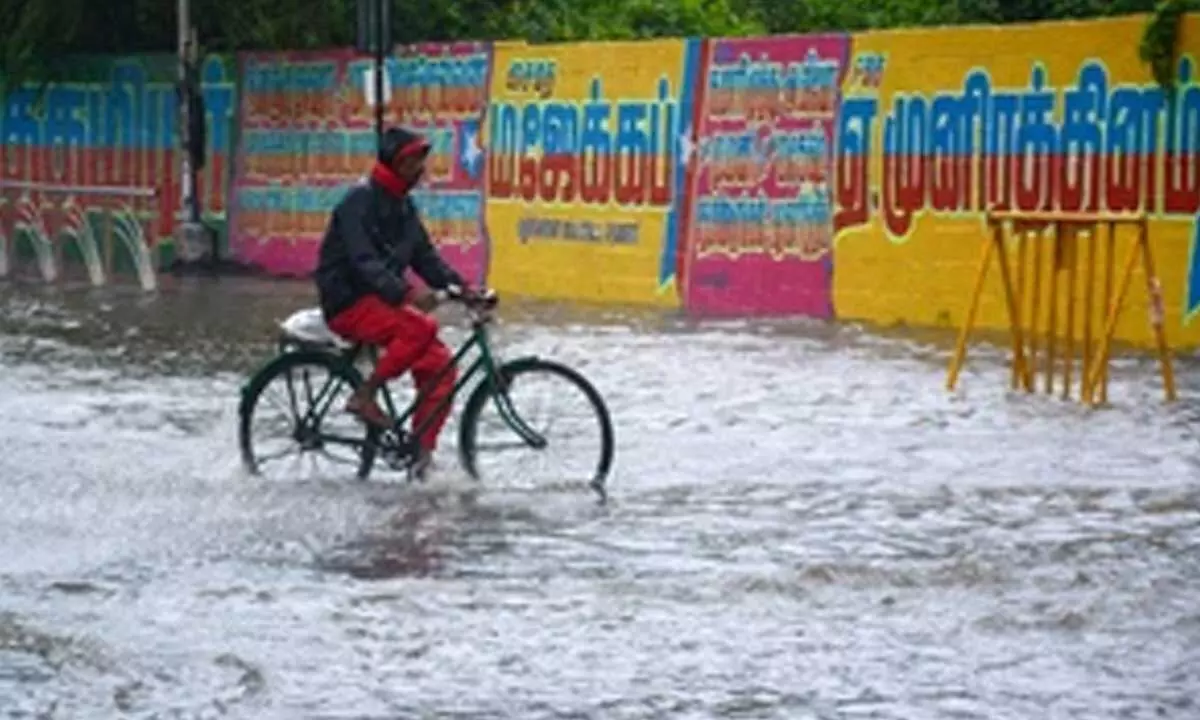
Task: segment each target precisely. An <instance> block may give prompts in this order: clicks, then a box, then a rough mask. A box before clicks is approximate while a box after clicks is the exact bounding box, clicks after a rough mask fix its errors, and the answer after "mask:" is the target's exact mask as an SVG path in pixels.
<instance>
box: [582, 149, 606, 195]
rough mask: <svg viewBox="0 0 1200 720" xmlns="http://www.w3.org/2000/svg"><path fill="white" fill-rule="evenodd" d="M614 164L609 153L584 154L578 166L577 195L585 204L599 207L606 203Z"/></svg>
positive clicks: (588, 152) (592, 152)
mask: <svg viewBox="0 0 1200 720" xmlns="http://www.w3.org/2000/svg"><path fill="white" fill-rule="evenodd" d="M614 163H615V159H614V158H613V156H612V155H611V154H609V153H597V152H595V151H587V152H585V153H584V155H583V158H582V161H581V162H580V166H579V173H580V175H581V180H580V191H579V195H580V197H581V198H582V199H583V201H584V202H585V203H591V204H596V205H601V204H604V203H606V202H608V198H609V197H610V187H611V186H612V184H613V183H612V174H613V164H614Z"/></svg>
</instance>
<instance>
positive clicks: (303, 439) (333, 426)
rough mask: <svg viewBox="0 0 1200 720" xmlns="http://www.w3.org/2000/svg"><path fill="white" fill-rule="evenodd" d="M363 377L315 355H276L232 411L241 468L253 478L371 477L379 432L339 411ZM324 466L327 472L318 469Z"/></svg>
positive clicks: (337, 361)
mask: <svg viewBox="0 0 1200 720" xmlns="http://www.w3.org/2000/svg"><path fill="white" fill-rule="evenodd" d="M361 385H362V376H361V375H360V374H359V372H358V371H357V370H356V369H355V368H354V367H353V366H352V365H350V364H348V363H346V362H344V361H342V360H341V359H340V358H338V357H335V356H333V355H330V354H329V353H326V352H320V351H300V352H288V353H285V354H283V355H280V356H279V357H277V358H276V359H275V360H273V361H272V362H271V363H270V364H268V365H267V366H266V367H265V368H263V369H262V370H261V371H260V372H259V373H258V374H256V375H255V376H254V378H252V379H251V381H250V383H249V384H248V385H247V386H246V388H245V390H244V391H243V396H242V403H241V406H240V408H239V415H240V422H239V428H238V440H239V444H240V446H241V453H242V463H243V465H244V466H245V468H246V470H247V471H249V472H250V473H251V474H253V475H273V474H275V473H276V472H278V473H281V474H283V475H284V476H287V477H292V478H294V477H296V476H297V475H299V474H301V473H311V472H313V471H316V474H318V475H319V476H325V477H329V476H331V475H333V476H335V475H337V474H340V473H345V472H346V471H348V470H353V472H354V474H355V476H356V477H357V478H358V479H359V480H366V479H367V477H368V476H369V475H370V474H371V468H372V466H373V465H374V463H375V455H376V452H377V450H378V441H379V437H378V436H379V432H378V430H376V429H374V428H372V427H369V426H366V425H363V424H362V423H359V422H358V421H357V420H355V419H354V418H352V417H350V416H348V415H346V414H345V413H343V412H342V406H343V405H344V404H345V402H346V399H347V398H348V397H349V395H350V394H351V393H353V392H354V391H355V390H357V389H358V388H359V386H361ZM326 465H328V469H327V468H326V467H325V466H326Z"/></svg>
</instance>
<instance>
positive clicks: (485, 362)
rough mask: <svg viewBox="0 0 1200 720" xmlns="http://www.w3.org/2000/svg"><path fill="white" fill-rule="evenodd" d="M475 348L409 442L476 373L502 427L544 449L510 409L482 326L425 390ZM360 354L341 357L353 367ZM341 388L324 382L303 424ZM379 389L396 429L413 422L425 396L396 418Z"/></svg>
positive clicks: (373, 354) (392, 404)
mask: <svg viewBox="0 0 1200 720" xmlns="http://www.w3.org/2000/svg"><path fill="white" fill-rule="evenodd" d="M476 346H477V347H478V348H479V356H478V357H476V358H475V360H474V361H472V362H471V364H470V365H469V366H468V367H467V369H466V371H465V372H463V373H462V374H461V375H460V376H459V378H458V379H457V380H456V381H455V383H454V389H453V391H451V392H450V393H448V394H447V395H446V397H444V398H442V400H441V401H440V402H439V403H438V405H437V406H436V408H435V409H434V411H433V412H431V413H429V416H428V417H427V418H426V419H425V420H424V422H422V423H421V424H420V425H418V426H416V427H414V428H413V429H412V432H411V433H410V435H409V437H410V438H411V441H415V439H416V438H419V437H420V436H421V435H422V434H423V433H424V432H425V431H426V430H428V429H429V427H430V425H431V424H432V423H433V422H434V419H435V418H436V417H437V416H438V415H440V414H441V413H442V411H444V410H445V409H446V408H447V407H448V406H449V405H450V404H451V403H453V402H454V399H455V398H456V397H457V396H458V394H459V392H461V391H462V388H463V387H465V386H466V385H467V383H469V382H470V381H471V379H472V378H473V377H474V376H475V375H476V374H477V373H480V372H483V373H484V375H485V376H486V377H485V380H484V382H487V383H489V384H490V387H491V389H492V392H491V395H492V400H493V401H494V402H495V403H496V409H497V411H498V412H499V413H500V417H501V418H502V419H503V420H504V422H505V424H506V425H508V426H509V428H511V429H512V430H513V432H515V433H517V435H519V436H520V437H521V439H522V440H523V441H525V442H526V443H528V444H529V445H530V446H532V447H534V448H537V449H541V448H544V447H545V446H546V439H545V438H543V437H542V436H541V435H540V434H539V433H538V432H537V431H536V430H534V429H533V428H531V427H529V425H528V424H527V423H526V422H525V421H524V420H523V419H522V418H521V417H520V415H518V414H517V412H516V409H515V408H513V406H512V401H511V400H510V399H509V397H508V392H507V388H506V387H505V383H504V378H503V377H502V373H501V369H500V368H499V367H498V366H497V365H496V359H495V356H494V355H493V354H492V350H491V346H490V344H489V338H488V330H487V327H486V326H485V325H484V324H483V323H473V324H472V331H471V337H469V338H468V339H467V341H466V342H465V343H463V344H462V346H461V347H460V348H459V349H458V351H457V352H455V353H454V356H453V357H452V358H450V362H448V363H447V364H446V365H445V366H444V367H443V368H442V369H441V370H439V371H438V374H437V375H436V376H434V378H433V379H432V381H430V382H429V383H428V385H427V387H436V386H437V384H438V383H439V382H440V381H441V380H442V378H444V377H445V376H446V374H447V373H449V372H452V371H453V370H454V369H456V368H458V367H459V366H460V365H461V363H462V360H463V358H464V357H466V355H467V353H468V352H470V350H471V348H472V347H476ZM361 351H362V347H361V346H356V347H354V348H352V349H350V350H349V351H347V352H345V353H344V354H342V356H341V357H342V359H343V360H344V361H345V362H347V363H350V364H351V365H353V363H354V361H355V360H356V359H357V357H358V354H359V353H360V352H361ZM376 359H377V352H376V351H375V349H374V348H372V350H371V360H372V361H375V360H376ZM340 384H341V381H336V380H334V379H333V378H330V379H329V380H328V381H327V382H326V384H325V387H324V388H322V389H321V391H320V392H319V393H318V394H317V398H316V399H315V401H314V402H313V403H312V405H311V406H310V410H309V412H308V413H307V414H306V415H305V418H304V422H305V423H308V422H312V421H313V420H314V419H315V418H320V417H324V416H325V413H326V412H328V411H329V406H330V405H331V404H332V403H333V398H334V397H335V396H336V393H337V388H338V386H339V385H340ZM381 389H382V390H383V402H384V406H385V408H386V411H387V414H388V416H389V417H391V418H392V420H393V422H394V425H395V427H396V428H397V429H398V428H400V427H401V426H402V425H403V424H404V423H406V422H407V421H408V420H409V419H410V418H412V416H413V414H414V413H415V412H416V409H417V407H418V406H419V405H420V404H421V401H422V400H423V399H424V398H425V397H426V395H427V392H423V391H420V390H419V391H418V392H417V396H416V397H415V398H414V399H413V401H412V402H411V403H409V405H408V407H407V408H406V409H405V411H404V412H403V413H402V414H400V415H397V411H396V402H395V400H394V399H393V397H392V392H391V389H390V388H389V387H388V386H387V384H384V386H383V387H382V388H381ZM325 439H327V440H335V441H343V442H347V443H349V444H354V445H357V444H361V442H360V441H357V440H343V439H341V438H329V437H326V438H325Z"/></svg>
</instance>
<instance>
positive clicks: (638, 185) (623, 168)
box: [613, 151, 646, 205]
mask: <svg viewBox="0 0 1200 720" xmlns="http://www.w3.org/2000/svg"><path fill="white" fill-rule="evenodd" d="M641 159H642V157H641V154H640V153H636V152H632V151H626V152H618V153H617V158H616V165H617V173H616V175H617V177H616V188H615V192H614V193H613V194H614V196H615V197H616V199H617V202H618V203H620V204H622V205H642V204H645V202H646V178H645V177H644V176H643V174H642V164H641Z"/></svg>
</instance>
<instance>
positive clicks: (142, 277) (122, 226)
mask: <svg viewBox="0 0 1200 720" xmlns="http://www.w3.org/2000/svg"><path fill="white" fill-rule="evenodd" d="M113 235H114V236H115V237H116V238H117V239H118V240H120V242H121V244H122V245H124V247H125V249H126V250H128V251H129V257H130V258H131V259H132V260H133V265H134V270H135V271H136V272H137V276H138V282H139V283H140V284H141V286H142V289H143V290H146V291H150V290H154V289H156V288H157V287H158V276H157V275H156V274H155V272H154V260H153V258H151V257H150V245H149V243H148V241H147V239H146V233H145V231H144V230H143V229H142V224H141V223H140V222H138V219H137V217H136V216H135V215H134V212H133V209H132V208H130V207H129V206H125V207H124V208H122V209H120V210H114V211H113Z"/></svg>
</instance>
